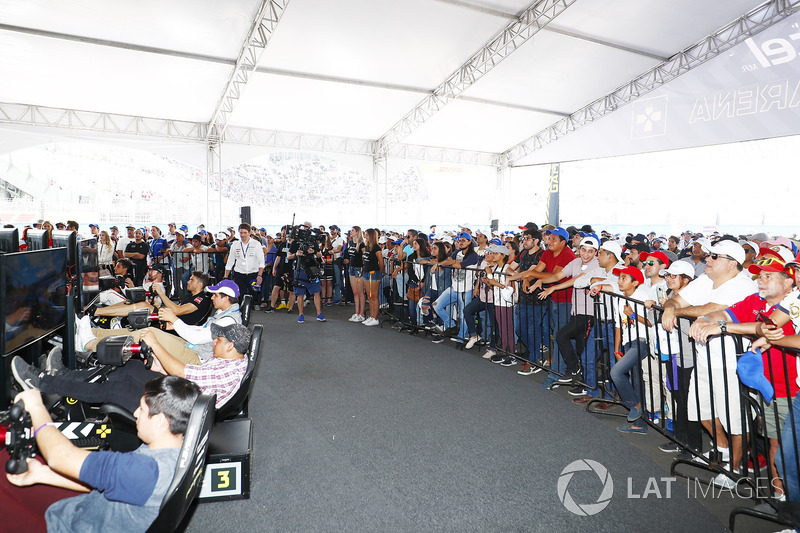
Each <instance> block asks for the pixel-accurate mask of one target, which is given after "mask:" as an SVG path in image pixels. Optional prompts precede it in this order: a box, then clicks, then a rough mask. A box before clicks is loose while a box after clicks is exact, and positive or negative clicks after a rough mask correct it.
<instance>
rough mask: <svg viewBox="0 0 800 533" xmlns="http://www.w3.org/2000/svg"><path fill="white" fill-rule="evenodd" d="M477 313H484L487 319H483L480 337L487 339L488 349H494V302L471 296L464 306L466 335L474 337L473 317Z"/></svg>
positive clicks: (495, 343) (495, 327)
mask: <svg viewBox="0 0 800 533" xmlns="http://www.w3.org/2000/svg"><path fill="white" fill-rule="evenodd" d="M478 314H484V315H485V316H486V317H487V318H488V320H486V319H484V321H483V324H482V325H483V327H482V328H481V337H482V338H483V339H489V349H490V350H494V349H495V348H496V347H497V334H498V330H497V322H496V320H495V316H494V304H490V303H486V302H483V301H481V299H480V298H473V299H472V301H471V302H470V303H469V304H467V305H466V306H465V307H464V320H465V322H466V324H467V335H468V336H470V337H474V336H475V335H476V334H477V333H478V330H477V328H476V326H475V317H476V316H477V315H478Z"/></svg>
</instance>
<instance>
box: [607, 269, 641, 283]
mask: <svg viewBox="0 0 800 533" xmlns="http://www.w3.org/2000/svg"><path fill="white" fill-rule="evenodd" d="M611 272H612V273H613V274H614V275H615V276H621V275H622V274H628V275H629V276H630V277H632V278H633V279H635V280H636V281H638V282H639V285H641V284H642V283H644V274H642V271H641V270H639V269H638V268H636V267H632V266H627V267H625V268H615V269H614V270H612V271H611Z"/></svg>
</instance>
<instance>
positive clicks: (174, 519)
mask: <svg viewBox="0 0 800 533" xmlns="http://www.w3.org/2000/svg"><path fill="white" fill-rule="evenodd" d="M215 403H216V396H215V395H210V396H209V395H206V394H201V395H200V396H199V397H198V398H197V401H195V404H194V407H193V408H192V414H191V416H190V417H189V425H188V427H187V428H186V433H184V435H183V446H182V447H181V452H180V455H179V456H178V465H177V466H176V467H175V475H174V476H173V478H172V483H171V484H170V486H169V488H168V489H167V493H166V494H165V495H164V500H163V501H162V502H161V510H160V511H159V513H158V516H157V517H156V519H155V521H154V522H153V523H152V524H151V525H150V528H149V529H148V530H147V531H148V532H152V533H155V532H162V531H163V532H165V533H166V532H169V533H172V532H173V531H175V530H176V529H177V528H178V525H179V524H180V523H181V521H182V520H183V517H184V516H185V515H186V511H187V510H188V509H189V506H190V505H191V504H192V502H193V501H194V499H195V497H197V494H198V493H199V492H200V488H201V487H202V485H203V467H204V466H205V464H206V452H207V451H208V441H209V437H208V436H209V434H210V433H211V426H212V424H213V423H214V417H212V416H210V413H211V411H213V409H214V404H215Z"/></svg>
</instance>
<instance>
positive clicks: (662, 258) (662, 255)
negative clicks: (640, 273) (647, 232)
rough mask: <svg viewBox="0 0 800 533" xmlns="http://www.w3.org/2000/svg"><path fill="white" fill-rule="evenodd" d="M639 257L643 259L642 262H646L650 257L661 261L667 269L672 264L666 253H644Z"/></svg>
mask: <svg viewBox="0 0 800 533" xmlns="http://www.w3.org/2000/svg"><path fill="white" fill-rule="evenodd" d="M639 257H640V258H641V259H642V261H646V260H647V258H648V257H654V258H656V259H658V260H659V261H661V264H662V265H664V266H667V267H668V266H669V262H670V261H669V258H668V257H667V254H665V253H664V252H642V253H641V255H639Z"/></svg>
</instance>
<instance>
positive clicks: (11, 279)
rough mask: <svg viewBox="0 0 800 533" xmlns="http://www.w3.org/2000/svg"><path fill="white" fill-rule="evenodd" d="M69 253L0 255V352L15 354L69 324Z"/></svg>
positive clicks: (38, 251) (58, 251)
mask: <svg viewBox="0 0 800 533" xmlns="http://www.w3.org/2000/svg"><path fill="white" fill-rule="evenodd" d="M66 305H67V250H66V249H65V248H55V249H49V250H37V251H32V252H17V253H13V254H2V255H0V316H2V317H3V319H4V321H3V330H4V331H3V335H2V336H1V337H0V348H2V351H0V353H2V354H4V355H8V354H12V353H14V352H16V351H19V350H21V349H23V348H25V347H26V346H29V345H30V344H32V343H34V342H36V341H38V340H39V339H41V338H43V337H46V336H48V335H50V334H51V333H53V332H55V331H56V330H58V329H59V328H61V327H63V326H64V324H65V323H66Z"/></svg>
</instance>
